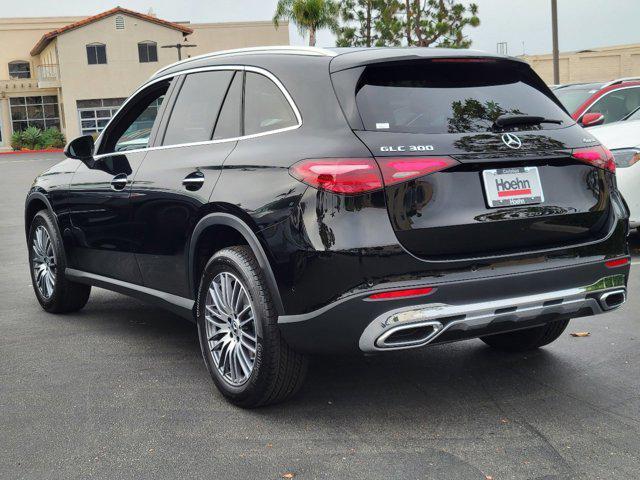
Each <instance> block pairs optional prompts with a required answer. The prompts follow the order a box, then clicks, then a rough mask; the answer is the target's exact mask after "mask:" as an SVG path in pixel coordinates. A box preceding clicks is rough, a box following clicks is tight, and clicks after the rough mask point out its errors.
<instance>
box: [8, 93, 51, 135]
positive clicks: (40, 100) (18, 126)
mask: <svg viewBox="0 0 640 480" xmlns="http://www.w3.org/2000/svg"><path fill="white" fill-rule="evenodd" d="M9 106H10V110H11V122H12V125H13V131H14V132H18V131H22V130H26V129H27V128H28V127H37V128H39V129H41V130H44V129H45V128H51V127H56V128H57V129H58V130H60V113H59V109H58V97H57V96H56V95H44V96H37V97H11V98H10V99H9Z"/></svg>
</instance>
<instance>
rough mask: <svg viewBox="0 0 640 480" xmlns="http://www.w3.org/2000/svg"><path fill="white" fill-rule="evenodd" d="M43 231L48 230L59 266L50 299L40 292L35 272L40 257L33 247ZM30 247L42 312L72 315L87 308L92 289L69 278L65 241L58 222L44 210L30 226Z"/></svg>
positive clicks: (32, 269) (57, 265) (35, 290)
mask: <svg viewBox="0 0 640 480" xmlns="http://www.w3.org/2000/svg"><path fill="white" fill-rule="evenodd" d="M39 227H42V228H44V229H45V230H46V233H47V234H48V236H49V239H50V241H51V245H52V248H53V258H54V259H55V262H53V264H54V265H55V269H52V271H53V272H54V274H53V278H54V279H55V283H54V285H53V287H52V290H53V291H52V293H50V294H49V295H44V294H43V292H41V291H40V288H38V284H37V281H36V273H35V271H34V268H33V266H34V258H35V256H36V254H35V250H34V246H33V245H34V238H35V236H36V230H38V228H39ZM27 246H28V249H29V272H30V273H31V284H32V285H33V290H34V292H35V294H36V298H37V299H38V302H39V303H40V305H41V306H42V308H43V309H44V310H46V311H47V312H50V313H70V312H76V311H78V310H80V309H81V308H82V307H84V306H85V305H86V304H87V301H88V300H89V295H90V294H91V286H90V285H83V284H80V283H75V282H71V281H69V280H67V279H66V278H65V274H64V272H65V269H66V266H67V260H66V258H65V252H64V246H63V244H62V238H61V237H60V234H59V233H58V228H57V227H56V223H55V219H54V218H53V215H52V214H51V213H50V212H49V211H48V210H40V211H39V212H38V213H36V215H35V217H34V218H33V220H32V222H31V225H30V226H29V236H28V245H27Z"/></svg>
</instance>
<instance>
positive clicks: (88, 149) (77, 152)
mask: <svg viewBox="0 0 640 480" xmlns="http://www.w3.org/2000/svg"><path fill="white" fill-rule="evenodd" d="M93 146H94V145H93V137H92V136H91V135H83V136H82V137H78V138H75V139H73V140H71V141H70V142H69V143H67V146H66V147H64V154H65V155H66V156H67V157H69V158H75V159H76V160H81V161H82V162H87V161H89V160H93Z"/></svg>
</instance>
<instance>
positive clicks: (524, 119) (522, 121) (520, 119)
mask: <svg viewBox="0 0 640 480" xmlns="http://www.w3.org/2000/svg"><path fill="white" fill-rule="evenodd" d="M541 123H555V124H557V125H561V124H562V120H554V119H551V118H544V117H540V116H537V115H518V114H513V113H505V114H502V115H500V116H499V117H498V118H496V120H495V122H493V126H494V127H499V128H504V127H510V126H512V125H540V124H541Z"/></svg>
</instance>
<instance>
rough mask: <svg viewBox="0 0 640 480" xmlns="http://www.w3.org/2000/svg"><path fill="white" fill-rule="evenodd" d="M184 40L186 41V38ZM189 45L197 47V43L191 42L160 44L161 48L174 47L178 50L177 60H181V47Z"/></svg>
mask: <svg viewBox="0 0 640 480" xmlns="http://www.w3.org/2000/svg"><path fill="white" fill-rule="evenodd" d="M184 41H185V42H186V41H187V39H186V38H185V39H184ZM191 47H197V45H194V44H192V43H191V44H187V43H175V44H173V45H162V48H175V49H176V50H178V61H180V60H182V49H183V48H191Z"/></svg>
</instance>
